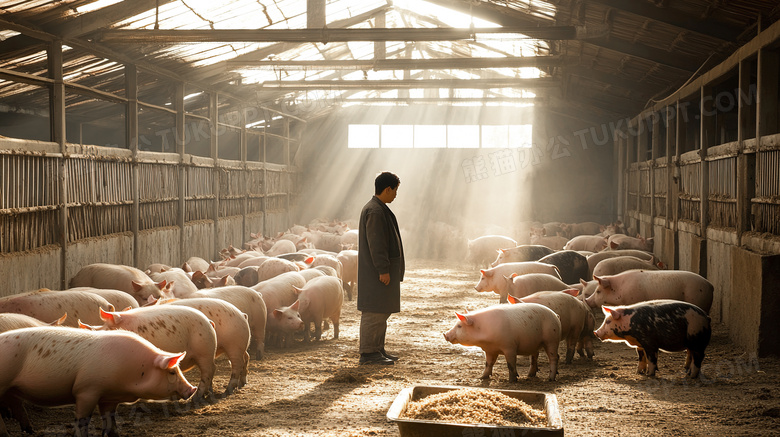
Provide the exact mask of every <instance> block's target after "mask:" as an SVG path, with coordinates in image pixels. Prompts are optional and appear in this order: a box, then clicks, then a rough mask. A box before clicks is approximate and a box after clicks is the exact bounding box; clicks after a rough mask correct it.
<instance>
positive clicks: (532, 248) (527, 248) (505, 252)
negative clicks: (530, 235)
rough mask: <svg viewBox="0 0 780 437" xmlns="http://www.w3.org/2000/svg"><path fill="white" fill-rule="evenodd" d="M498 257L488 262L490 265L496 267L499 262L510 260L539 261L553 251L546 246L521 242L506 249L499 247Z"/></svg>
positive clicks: (508, 261)
mask: <svg viewBox="0 0 780 437" xmlns="http://www.w3.org/2000/svg"><path fill="white" fill-rule="evenodd" d="M497 252H498V257H497V258H496V260H495V261H493V262H492V263H491V264H490V267H496V266H498V265H499V264H505V263H510V262H526V261H539V259H540V258H543V257H545V256H547V255H549V254H551V253H553V252H555V251H554V250H552V249H550V248H549V247H547V246H542V245H538V244H537V245H531V244H523V245H521V246H517V247H510V248H508V249H499V250H498V251H497Z"/></svg>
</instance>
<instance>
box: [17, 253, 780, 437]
mask: <svg viewBox="0 0 780 437" xmlns="http://www.w3.org/2000/svg"><path fill="white" fill-rule="evenodd" d="M407 268H408V270H407V276H406V280H405V281H404V283H403V285H402V293H403V296H402V310H403V312H402V313H400V314H396V315H393V316H392V317H391V318H390V320H389V329H388V337H387V349H388V351H390V352H392V353H397V354H398V355H400V356H401V360H400V361H399V362H398V363H397V364H396V365H395V366H358V353H357V344H358V320H359V313H358V312H357V311H356V309H355V302H354V301H351V302H345V308H344V310H343V313H342V319H341V335H340V337H339V339H338V340H334V339H333V332H332V329H331V330H329V331H327V332H326V336H325V338H324V340H323V341H319V342H314V343H311V344H303V343H302V342H298V343H297V344H296V345H294V346H293V347H292V348H289V349H284V350H282V349H273V348H270V349H268V350H267V354H266V357H265V358H264V359H263V360H261V361H253V362H251V363H250V368H249V369H250V371H249V384H248V385H247V386H246V387H245V388H243V389H242V390H240V392H238V393H236V394H234V395H232V396H228V397H226V398H224V399H221V400H219V401H217V402H215V403H213V404H202V405H191V404H184V403H138V404H135V405H126V406H121V407H120V409H119V411H118V423H119V430H120V433H121V435H124V436H155V437H156V436H191V435H198V436H397V435H399V431H398V427H397V425H396V424H395V423H393V422H389V421H388V420H387V418H386V414H387V410H388V408H389V407H390V404H391V403H392V401H393V400H394V399H395V397H396V395H397V394H398V393H399V392H400V391H401V390H402V389H404V388H406V387H410V386H413V385H459V386H473V387H481V386H483V387H492V388H501V389H512V390H536V391H544V392H552V393H555V394H556V396H557V399H558V402H559V405H560V409H561V413H562V416H563V425H564V430H565V433H566V435H569V436H602V435H608V434H615V435H632V436H635V435H636V436H645V435H646V436H658V435H674V436H693V435H696V436H703V435H708V436H720V435H729V436H733V435H751V436H753V435H780V373H779V371H780V360H778V359H777V358H767V359H763V358H762V359H758V358H756V357H755V356H751V355H749V354H746V353H745V352H743V351H741V350H739V349H737V348H736V347H735V346H734V345H733V344H732V343H731V342H730V341H729V338H728V332H727V330H726V328H725V327H724V326H722V325H719V324H716V325H715V326H714V332H713V338H712V341H711V343H710V346H709V348H708V349H707V356H706V358H705V360H704V364H703V367H702V373H703V374H704V377H703V378H702V379H700V380H696V381H691V380H688V379H686V378H685V374H684V372H683V364H684V359H685V353H676V354H664V353H662V354H661V355H660V357H659V366H660V369H659V371H658V374H657V377H656V378H648V377H645V376H642V375H637V374H636V372H635V369H636V353H635V352H634V350H633V349H630V348H629V347H627V346H626V345H624V344H622V343H598V341H596V343H597V344H596V356H595V357H594V359H593V361H588V360H585V359H583V358H579V357H575V360H574V362H573V363H572V364H569V365H566V364H561V365H560V367H559V375H558V378H557V380H556V381H555V382H548V381H547V380H546V379H547V375H548V367H547V360H546V357H545V356H544V354H543V353H542V354H540V358H539V361H540V367H539V369H540V370H539V373H538V376H537V377H536V378H533V379H525V378H523V377H522V376H524V375H525V373H526V372H527V366H528V363H529V361H528V358H525V357H519V358H518V368H519V369H518V371H519V372H520V374H521V379H520V380H519V382H517V383H510V382H508V371H507V368H506V365H505V361H504V359H503V357H499V361H498V363H496V366H495V370H494V375H493V378H492V379H491V380H489V381H484V382H483V381H481V380H480V379H479V376H480V375H481V373H482V370H483V366H484V354H483V353H482V351H481V350H480V349H478V348H465V347H462V346H457V345H451V344H449V343H447V342H446V341H445V340H444V337H443V336H442V333H443V332H444V331H446V330H448V329H449V328H450V327H451V326H452V325H453V324H454V320H455V317H454V312H455V311H462V310H463V309H470V310H473V309H478V308H481V307H484V306H487V305H492V304H497V303H498V296H497V295H494V294H492V293H491V294H487V293H477V292H476V291H474V289H473V286H474V285H475V283H476V281H477V279H478V276H479V273H478V272H476V271H475V270H474V269H472V268H466V267H465V266H457V267H453V265H452V263H444V262H433V261H411V262H409V263H408V267H407ZM599 323H600V320H599ZM564 346H565V343H561V349H560V356H561V363H563V359H562V358H563V357H564V354H565V347H564ZM520 367H522V368H520ZM186 375H187V377H188V379H190V381H197V370H194V371H192V372H188V373H187V374H186ZM228 375H229V364H228V362H227V361H226V360H224V359H220V360H219V369H218V371H217V378H216V379H215V388H218V390H219V391H220V392H221V391H222V389H223V387H224V386H225V385H226V383H227V380H228ZM28 410H30V416H31V420H32V422H33V426H34V427H35V429H36V431H37V433H36V435H38V436H50V435H58V434H60V435H61V434H63V433H67V432H70V433H72V430H73V425H72V422H73V408H72V407H65V408H60V409H52V410H47V409H43V408H38V407H30V408H28ZM7 424H8V427H9V430H10V431H11V433H12V435H19V428H18V425H17V424H16V423H15V422H13V421H12V420H7ZM92 425H93V428H95V431H96V432H97V433H98V435H99V432H100V431H99V418H98V417H97V415H95V417H94V418H93V421H92Z"/></svg>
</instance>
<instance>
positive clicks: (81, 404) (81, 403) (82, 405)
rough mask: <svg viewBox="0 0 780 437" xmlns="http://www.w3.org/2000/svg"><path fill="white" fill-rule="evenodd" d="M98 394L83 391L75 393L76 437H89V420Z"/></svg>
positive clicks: (96, 402)
mask: <svg viewBox="0 0 780 437" xmlns="http://www.w3.org/2000/svg"><path fill="white" fill-rule="evenodd" d="M98 396H99V395H98V394H92V393H84V392H82V393H78V394H76V430H75V435H76V437H89V421H90V419H92V412H93V411H94V410H95V406H96V405H97V404H98V399H99V397H98Z"/></svg>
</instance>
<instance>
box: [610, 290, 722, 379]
mask: <svg viewBox="0 0 780 437" xmlns="http://www.w3.org/2000/svg"><path fill="white" fill-rule="evenodd" d="M602 310H603V311H604V314H605V315H606V317H605V318H604V322H603V323H602V324H601V326H600V327H599V329H597V330H596V331H595V334H596V337H598V338H599V339H600V340H601V341H614V342H620V341H624V342H626V343H627V344H628V345H629V346H632V347H635V348H636V352H637V356H638V360H639V365H638V367H637V373H640V374H645V375H647V376H655V370H656V368H657V367H658V350H662V351H664V352H679V351H682V350H687V351H688V357H687V358H686V360H685V370H686V371H687V373H688V375H689V376H690V377H691V378H696V377H697V376H699V370H700V369H701V362H702V360H704V350H705V349H706V348H707V345H709V343H710V336H711V334H712V330H711V328H710V317H709V316H708V315H707V313H706V312H704V310H702V309H701V308H699V307H697V306H696V305H693V304H690V303H687V302H682V301H678V300H670V299H659V300H650V301H646V302H640V303H635V304H633V305H627V306H619V307H608V306H605V307H602ZM691 363H692V364H691Z"/></svg>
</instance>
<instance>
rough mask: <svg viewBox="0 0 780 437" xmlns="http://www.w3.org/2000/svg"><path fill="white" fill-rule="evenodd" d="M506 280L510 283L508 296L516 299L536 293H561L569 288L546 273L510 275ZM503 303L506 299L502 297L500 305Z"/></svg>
mask: <svg viewBox="0 0 780 437" xmlns="http://www.w3.org/2000/svg"><path fill="white" fill-rule="evenodd" d="M508 280H511V281H512V283H511V284H508V287H507V291H508V294H511V295H512V296H515V297H518V298H520V297H525V296H528V295H531V294H534V293H536V292H537V291H561V290H566V289H568V288H569V286H568V285H566V284H565V283H564V282H563V281H561V280H560V279H558V278H556V277H555V276H552V275H548V274H546V273H527V274H525V275H515V274H512V276H511V277H509V278H508ZM505 302H507V297H506V296H502V300H501V303H505Z"/></svg>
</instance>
